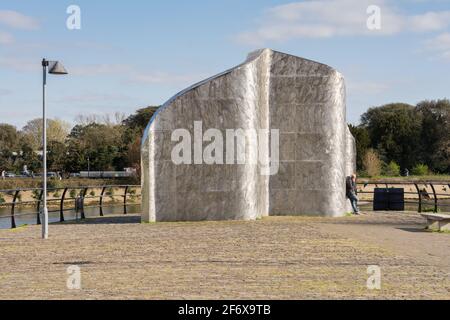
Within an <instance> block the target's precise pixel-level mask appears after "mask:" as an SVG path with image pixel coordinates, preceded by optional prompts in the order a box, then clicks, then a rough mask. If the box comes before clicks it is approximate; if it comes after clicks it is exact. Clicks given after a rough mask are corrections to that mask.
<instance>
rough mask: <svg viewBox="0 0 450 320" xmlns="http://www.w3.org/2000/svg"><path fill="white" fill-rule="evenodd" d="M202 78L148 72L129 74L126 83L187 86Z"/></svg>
mask: <svg viewBox="0 0 450 320" xmlns="http://www.w3.org/2000/svg"><path fill="white" fill-rule="evenodd" d="M202 78H203V76H202V75H177V74H169V73H165V72H149V73H134V74H130V76H129V78H128V80H127V82H128V83H134V84H167V83H172V84H179V83H182V84H185V83H186V84H187V83H192V82H196V81H199V80H201V79H202Z"/></svg>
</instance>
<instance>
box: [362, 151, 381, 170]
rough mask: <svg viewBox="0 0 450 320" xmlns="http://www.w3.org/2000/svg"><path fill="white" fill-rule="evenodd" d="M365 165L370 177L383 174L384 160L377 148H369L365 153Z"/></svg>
mask: <svg viewBox="0 0 450 320" xmlns="http://www.w3.org/2000/svg"><path fill="white" fill-rule="evenodd" d="M363 165H364V170H365V171H366V172H367V175H368V176H369V177H376V176H379V175H380V174H381V165H382V162H381V160H380V157H379V156H378V153H377V152H376V151H375V150H373V149H369V150H367V152H366V154H365V155H364V161H363Z"/></svg>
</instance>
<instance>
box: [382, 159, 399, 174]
mask: <svg viewBox="0 0 450 320" xmlns="http://www.w3.org/2000/svg"><path fill="white" fill-rule="evenodd" d="M383 175H385V176H388V177H398V176H400V166H399V165H398V164H397V163H396V162H395V161H391V162H389V164H387V165H385V166H384V167H383Z"/></svg>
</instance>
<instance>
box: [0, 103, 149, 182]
mask: <svg viewBox="0 0 450 320" xmlns="http://www.w3.org/2000/svg"><path fill="white" fill-rule="evenodd" d="M157 108H158V107H147V108H143V109H140V110H138V111H136V113H135V114H133V115H131V116H129V117H128V118H125V117H124V116H123V115H121V114H116V115H115V117H114V119H111V117H108V116H103V117H101V116H88V117H84V116H79V117H78V119H77V124H76V125H75V126H74V127H73V128H71V127H70V125H69V124H68V123H66V122H64V121H61V120H48V122H47V132H48V139H47V140H48V147H47V150H48V153H47V154H48V156H47V158H48V168H49V170H50V171H55V172H62V173H64V172H65V173H72V172H80V171H86V170H87V169H88V167H89V168H90V170H92V171H122V170H123V169H124V168H135V169H136V170H137V171H138V172H139V170H140V144H141V137H142V134H143V131H144V129H145V127H146V126H147V124H148V122H149V121H150V119H151V117H152V116H153V114H154V112H155V111H156V110H157ZM41 158H42V119H34V120H31V121H29V122H28V123H27V125H26V126H25V127H23V128H22V129H21V130H18V129H17V128H16V127H14V126H12V125H9V124H0V172H1V171H7V172H11V173H15V174H21V173H22V170H23V167H24V165H26V166H27V169H28V171H29V172H35V173H38V172H40V171H41V170H42V164H41Z"/></svg>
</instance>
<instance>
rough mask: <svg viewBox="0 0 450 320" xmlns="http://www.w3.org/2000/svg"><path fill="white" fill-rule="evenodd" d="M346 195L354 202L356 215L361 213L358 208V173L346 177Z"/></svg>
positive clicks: (353, 206)
mask: <svg viewBox="0 0 450 320" xmlns="http://www.w3.org/2000/svg"><path fill="white" fill-rule="evenodd" d="M346 195H347V198H348V199H349V200H350V203H351V204H352V208H353V213H354V214H356V215H359V214H360V211H359V208H358V190H357V187H356V174H352V175H351V176H349V177H347V179H346Z"/></svg>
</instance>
